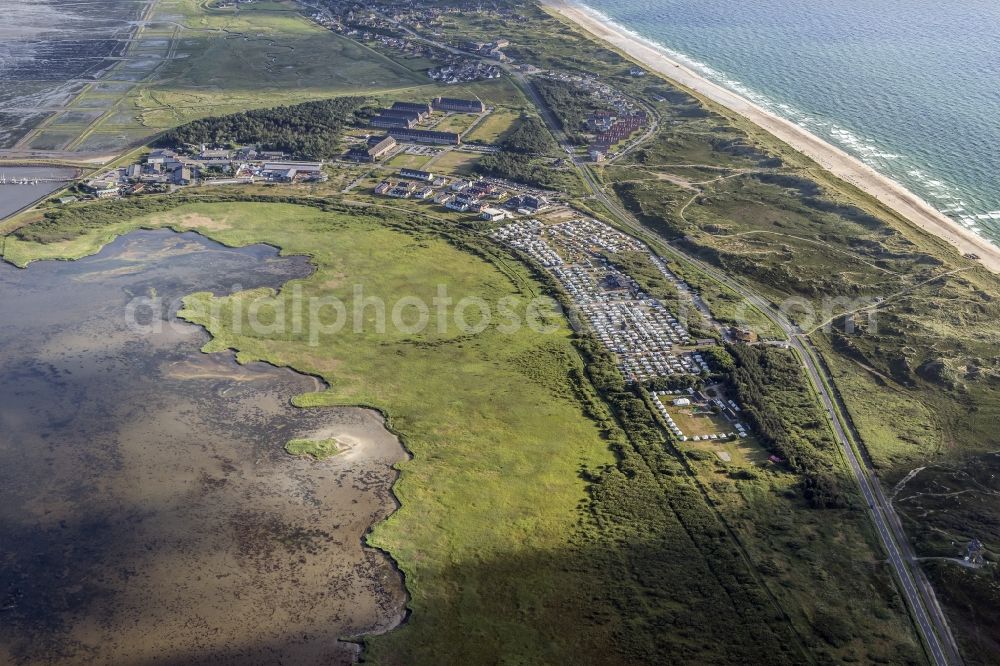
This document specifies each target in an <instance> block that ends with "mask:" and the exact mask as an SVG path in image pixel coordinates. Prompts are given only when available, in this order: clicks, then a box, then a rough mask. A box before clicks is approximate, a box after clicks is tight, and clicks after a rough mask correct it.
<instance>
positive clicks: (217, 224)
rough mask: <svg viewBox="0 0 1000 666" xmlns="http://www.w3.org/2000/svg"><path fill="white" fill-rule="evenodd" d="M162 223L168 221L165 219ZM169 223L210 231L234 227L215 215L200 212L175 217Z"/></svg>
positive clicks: (184, 227)
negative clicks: (179, 217)
mask: <svg viewBox="0 0 1000 666" xmlns="http://www.w3.org/2000/svg"><path fill="white" fill-rule="evenodd" d="M161 223H166V222H165V221H164V222H161ZM169 223H170V224H173V225H174V226H177V227H180V228H181V229H207V230H209V231H224V230H226V229H232V225H231V224H229V223H228V222H226V221H225V220H224V219H222V220H220V219H217V218H214V217H209V216H208V215H201V214H199V213H187V214H186V215H184V217H182V218H181V219H180V220H177V219H176V218H173V219H171V220H170V222H169Z"/></svg>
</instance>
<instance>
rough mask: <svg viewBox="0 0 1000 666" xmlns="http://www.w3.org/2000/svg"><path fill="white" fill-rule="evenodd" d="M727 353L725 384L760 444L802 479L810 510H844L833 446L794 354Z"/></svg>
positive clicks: (752, 349) (741, 348)
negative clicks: (727, 381)
mask: <svg viewBox="0 0 1000 666" xmlns="http://www.w3.org/2000/svg"><path fill="white" fill-rule="evenodd" d="M729 354H730V356H731V357H732V359H733V365H732V366H731V367H732V369H731V371H730V380H731V382H732V384H733V386H734V387H735V389H736V395H737V398H738V400H739V402H740V403H741V404H742V405H743V414H744V416H745V417H746V419H747V421H749V422H750V425H751V426H752V427H753V428H754V430H755V431H756V432H757V434H758V435H759V436H760V438H761V440H762V442H763V444H764V445H765V446H766V447H767V448H768V449H770V450H771V451H772V452H773V453H774V454H775V455H778V456H780V457H781V458H783V459H784V460H785V462H786V463H787V464H788V466H789V467H791V468H792V469H793V470H795V471H796V472H797V473H799V474H800V475H801V476H802V489H803V493H804V495H805V497H806V499H807V500H808V501H809V503H810V504H811V505H812V506H814V507H817V508H842V507H845V506H847V498H846V497H845V496H844V493H843V490H842V489H841V480H840V479H839V478H838V477H839V476H840V475H839V474H838V472H837V470H836V467H835V462H834V460H835V456H834V448H835V446H836V444H835V442H834V441H833V440H832V438H831V437H830V435H829V432H828V426H827V424H826V421H825V419H824V417H823V415H822V413H821V412H820V410H819V407H817V405H816V402H815V399H814V398H813V395H812V393H811V390H810V388H809V386H808V385H807V384H806V381H805V378H804V377H803V374H802V367H801V366H800V365H799V363H798V361H797V360H796V359H795V357H794V356H793V354H792V353H791V352H789V351H787V350H783V349H776V348H773V347H765V346H745V345H732V346H730V347H729Z"/></svg>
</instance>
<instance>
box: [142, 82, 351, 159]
mask: <svg viewBox="0 0 1000 666" xmlns="http://www.w3.org/2000/svg"><path fill="white" fill-rule="evenodd" d="M365 103H366V100H365V99H364V98H362V97H335V98H333V99H325V100H320V101H316V102H305V103H303V104H296V105H294V106H279V107H275V108H272V109H255V110H252V111H243V112H240V113H233V114H229V115H226V116H216V117H212V118H203V119H202V120H195V121H193V122H190V123H187V124H185V125H181V126H180V127H177V128H175V129H172V130H170V131H168V132H166V133H165V134H163V136H162V137H160V140H159V142H158V143H159V145H161V146H164V147H171V148H182V147H183V146H184V145H198V144H206V145H211V146H237V145H258V146H260V147H261V148H263V149H264V150H280V151H282V152H285V153H288V154H290V155H292V156H294V157H297V158H301V159H313V160H319V159H328V158H330V157H333V156H334V155H336V154H337V153H338V152H339V151H340V135H341V132H342V131H343V128H344V126H345V125H346V124H348V123H350V122H353V121H354V118H355V116H354V114H355V112H357V111H358V110H359V109H361V108H362V107H363V106H364V105H365Z"/></svg>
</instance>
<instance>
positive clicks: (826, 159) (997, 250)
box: [542, 0, 1000, 273]
mask: <svg viewBox="0 0 1000 666" xmlns="http://www.w3.org/2000/svg"><path fill="white" fill-rule="evenodd" d="M542 4H543V5H544V6H546V7H548V8H549V9H550V10H552V11H554V12H556V13H558V14H559V15H560V16H562V17H564V18H566V19H568V20H570V21H572V22H573V23H575V24H577V25H578V26H580V27H581V28H583V29H584V30H586V31H587V32H589V33H590V34H592V35H593V36H595V37H597V38H598V39H600V40H602V41H604V42H607V43H608V44H610V45H611V46H613V47H614V48H616V49H618V50H619V51H621V52H623V53H625V54H627V55H628V56H630V57H632V58H634V59H635V60H637V61H638V62H640V63H642V64H643V65H645V66H646V67H648V68H649V69H651V70H653V71H655V72H657V73H659V74H662V75H663V76H665V77H667V78H668V79H670V80H672V81H674V82H676V83H678V84H680V85H681V86H684V87H686V88H688V89H690V90H692V91H694V92H695V93H697V94H699V95H701V96H702V97H705V98H707V99H709V100H711V101H713V102H715V103H717V104H720V105H722V106H724V107H726V108H728V109H731V110H732V111H735V112H736V113H738V114H740V115H741V116H743V117H745V118H746V119H748V120H750V121H751V122H753V123H754V124H756V125H758V126H759V127H761V128H763V129H764V130H766V131H767V132H769V133H771V134H773V135H774V136H776V137H778V138H779V139H781V140H782V141H784V142H785V143H787V144H788V145H790V146H791V147H792V148H794V149H796V150H798V151H799V152H801V153H802V154H804V155H806V156H807V157H809V158H810V159H812V160H814V161H815V162H816V163H817V164H819V165H820V166H822V167H823V168H824V169H826V170H828V171H830V172H831V173H833V174H834V175H836V176H837V177H839V178H841V179H843V180H845V181H847V182H849V183H851V184H852V185H855V186H856V187H858V188H859V189H861V190H863V191H865V192H867V193H868V194H870V195H871V196H873V197H875V198H876V199H878V200H879V201H880V202H882V203H883V204H885V205H886V206H887V207H889V208H891V209H892V210H894V211H896V212H897V213H898V214H900V215H901V216H903V217H904V218H906V219H907V220H909V221H910V222H911V223H912V224H914V225H916V226H918V227H920V228H921V229H923V230H924V231H927V232H929V233H932V234H934V235H935V236H938V237H940V238H943V239H944V240H946V241H948V242H949V243H951V244H952V245H954V246H955V247H956V248H958V250H959V251H960V252H961V253H963V254H970V253H971V254H975V255H978V256H979V258H980V261H981V262H982V264H983V265H984V266H986V267H987V268H988V269H990V270H991V271H993V272H996V273H1000V247H998V246H996V245H994V244H993V243H991V242H990V241H989V240H987V239H985V238H982V237H981V236H979V235H977V234H975V233H973V232H972V231H969V230H968V229H966V228H965V227H963V226H962V225H960V224H959V223H958V222H956V221H954V220H952V219H950V218H949V217H947V216H945V215H944V214H942V213H940V212H938V211H937V210H936V209H934V208H933V207H932V206H931V205H930V204H928V203H927V202H926V201H924V200H923V199H921V198H920V197H918V196H917V195H915V194H913V193H912V192H910V191H909V190H907V189H906V188H905V187H903V186H902V185H900V184H899V183H897V182H895V181H893V180H892V179H890V178H888V177H886V176H884V175H882V174H881V173H879V172H877V171H875V170H874V169H873V168H871V167H869V166H868V165H866V164H864V163H862V162H860V161H859V160H857V159H855V158H854V157H852V156H850V155H848V154H847V153H846V152H844V151H843V150H841V149H840V148H837V147H836V146H833V145H831V144H829V143H827V142H826V141H824V140H822V139H820V138H819V137H816V136H814V135H812V134H810V133H809V132H807V131H806V130H804V129H802V128H801V127H799V126H798V125H795V124H794V123H792V122H790V121H788V120H785V119H784V118H780V117H778V116H776V115H774V114H773V113H770V112H769V111H766V110H764V109H762V108H761V107H759V106H757V105H756V104H754V103H752V102H750V101H749V100H746V99H744V98H743V97H741V96H740V95H738V94H736V93H734V92H732V91H730V90H728V89H726V88H723V87H722V86H720V85H718V84H715V83H713V82H711V81H709V80H707V79H705V78H704V77H702V76H701V75H699V74H697V73H696V72H694V71H692V70H691V69H689V68H688V67H686V66H684V65H683V64H682V63H679V62H677V61H676V60H673V59H671V58H670V57H669V56H667V55H666V54H665V53H664V52H663V51H662V50H661V49H659V48H657V46H656V45H655V44H653V43H652V42H648V41H646V40H644V39H642V38H639V37H637V36H635V35H632V34H629V33H628V32H626V31H625V30H622V29H621V28H619V27H618V26H616V25H614V24H612V23H609V22H608V21H607V20H606V19H605V18H603V17H602V16H600V15H599V14H597V13H596V12H593V11H592V10H590V9H589V8H587V7H584V6H582V5H578V4H575V3H568V2H563V1H560V0H542Z"/></svg>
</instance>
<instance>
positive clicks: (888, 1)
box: [583, 0, 1000, 241]
mask: <svg viewBox="0 0 1000 666" xmlns="http://www.w3.org/2000/svg"><path fill="white" fill-rule="evenodd" d="M583 4H585V5H586V6H588V7H590V8H592V9H594V10H596V11H597V12H599V13H601V14H603V15H605V16H606V17H607V18H608V19H609V20H610V21H613V22H614V23H616V24H618V25H619V26H621V27H624V28H626V29H628V30H630V31H632V32H634V33H636V34H638V35H640V36H642V37H645V38H647V39H649V40H651V41H654V42H656V43H658V44H660V45H662V46H663V47H665V48H666V50H667V51H668V53H669V55H671V56H672V57H674V58H675V59H677V60H680V61H682V62H684V63H685V64H686V65H688V66H690V67H691V68H692V69H694V70H695V71H697V72H699V73H700V74H702V75H703V76H705V77H706V78H708V79H711V80H712V81H714V82H716V83H719V84H722V85H724V86H725V87H727V88H729V89H731V90H733V91H735V92H738V93H740V94H741V95H743V96H744V97H746V98H748V99H750V100H752V101H753V102H755V103H757V104H758V105H760V106H762V107H764V108H766V109H768V110H769V111H772V112H774V113H776V114H778V115H780V116H783V117H785V118H787V119H789V120H791V121H793V122H795V123H797V124H799V125H800V126H802V127H804V128H806V129H808V130H809V131H810V132H812V133H813V134H815V135H817V136H819V137H821V138H823V139H825V140H827V141H829V142H830V143H832V144H834V145H836V146H838V147H840V148H842V149H844V150H845V151H847V152H848V153H850V154H852V155H854V156H855V157H857V158H858V159H860V160H862V161H863V162H865V163H867V164H869V165H870V166H872V167H874V168H875V169H877V170H879V171H881V172H882V173H884V174H886V175H888V176H890V177H891V178H893V179H894V180H896V181H897V182H899V183H902V184H903V185H905V186H906V187H907V188H909V189H910V190H911V191H913V192H914V193H916V194H918V195H919V196H921V197H922V198H923V199H925V200H926V201H927V202H928V203H930V204H931V205H933V206H934V207H936V208H937V209H938V210H940V211H941V212H943V213H945V214H947V215H949V216H950V217H952V218H954V219H955V220H957V221H959V222H960V223H962V224H963V225H965V226H966V227H968V228H970V229H972V230H974V231H977V232H979V233H981V234H983V235H985V236H987V237H989V238H991V239H992V240H994V241H1000V2H997V1H996V0H965V1H964V2H961V3H955V2H941V1H940V0H825V1H822V2H820V1H818V0H809V1H804V0H752V1H748V0H624V1H621V0H586V2H585V3H583Z"/></svg>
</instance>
